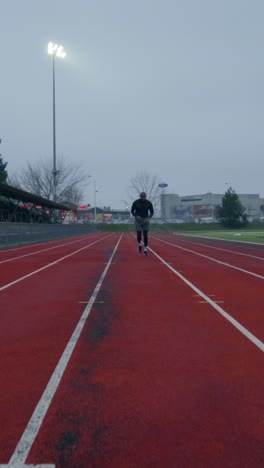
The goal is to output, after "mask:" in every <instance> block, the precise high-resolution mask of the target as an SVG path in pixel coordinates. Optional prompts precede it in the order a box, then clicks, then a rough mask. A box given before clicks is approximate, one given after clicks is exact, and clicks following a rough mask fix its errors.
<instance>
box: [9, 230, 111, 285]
mask: <svg viewBox="0 0 264 468" xmlns="http://www.w3.org/2000/svg"><path fill="white" fill-rule="evenodd" d="M111 235H112V234H109V235H108V236H105V237H103V238H100V239H98V240H96V241H94V242H92V243H91V244H89V245H86V246H85V247H82V248H81V249H78V250H75V251H74V252H72V253H70V254H68V255H65V256H64V257H61V258H59V259H58V260H55V261H54V262H52V263H48V265H45V266H44V267H42V268H38V270H34V271H32V272H31V273H28V274H27V275H25V276H21V277H20V278H18V279H16V280H14V281H11V282H10V283H8V284H5V285H4V286H1V287H0V292H1V291H3V290H4V289H7V288H10V286H13V285H14V284H17V283H19V282H20V281H23V280H24V279H27V278H30V276H33V275H36V274H37V273H40V272H41V271H43V270H46V269H47V268H49V267H51V266H53V265H56V263H60V262H62V260H65V258H69V257H71V256H72V255H75V254H77V253H79V252H81V251H82V250H85V249H88V248H89V247H91V246H92V245H94V244H97V242H101V241H102V240H104V239H107V238H108V237H110V236H111Z"/></svg>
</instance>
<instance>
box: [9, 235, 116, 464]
mask: <svg viewBox="0 0 264 468" xmlns="http://www.w3.org/2000/svg"><path fill="white" fill-rule="evenodd" d="M122 236H123V234H121V236H120V237H119V239H118V242H117V244H116V246H115V248H114V251H113V253H112V255H111V257H110V259H109V261H108V263H107V265H106V267H105V269H104V271H103V273H102V275H101V277H100V279H99V281H98V283H97V285H96V287H95V289H94V291H93V293H92V295H91V298H90V300H89V303H88V305H87V306H86V307H85V309H84V311H83V314H82V316H81V318H80V320H79V322H78V324H77V326H76V328H75V330H74V332H73V334H72V336H71V338H70V340H69V342H68V344H67V346H66V348H65V350H64V352H63V354H62V356H61V358H60V360H59V362H58V364H57V366H56V368H55V370H54V372H53V374H52V376H51V378H50V380H49V382H48V384H47V387H46V389H45V390H44V392H43V394H42V396H41V398H40V400H39V402H38V404H37V406H36V408H35V410H34V412H33V414H32V416H31V418H30V420H29V422H28V424H27V426H26V428H25V431H24V433H23V434H22V436H21V439H20V441H19V442H18V444H17V446H16V449H15V451H14V453H13V455H12V457H11V459H10V461H9V464H8V465H3V466H9V467H14V468H20V467H22V466H25V461H26V459H27V456H28V454H29V451H30V449H31V447H32V445H33V443H34V441H35V439H36V437H37V435H38V432H39V429H40V427H41V425H42V423H43V420H44V417H45V415H46V413H47V411H48V409H49V407H50V404H51V402H52V399H53V397H54V395H55V393H56V391H57V389H58V386H59V384H60V381H61V379H62V376H63V374H64V371H65V369H66V366H67V364H68V362H69V360H70V358H71V356H72V353H73V351H74V348H75V346H76V344H77V342H78V340H79V337H80V334H81V332H82V330H83V328H84V325H85V323H86V320H87V318H88V316H89V314H90V311H91V308H92V306H93V303H94V301H95V300H96V297H97V295H98V292H99V291H100V288H101V286H102V283H103V281H104V278H105V276H106V274H107V272H108V270H109V268H110V265H111V262H112V259H113V257H114V255H115V253H116V250H117V248H118V246H119V244H120V241H121V238H122ZM0 466H1V465H0ZM29 466H30V465H29ZM31 466H36V465H31ZM39 466H42V467H43V466H45V465H39ZM48 466H50V467H51V466H52V465H48Z"/></svg>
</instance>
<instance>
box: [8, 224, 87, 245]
mask: <svg viewBox="0 0 264 468" xmlns="http://www.w3.org/2000/svg"><path fill="white" fill-rule="evenodd" d="M95 231H96V226H94V225H88V224H67V225H63V224H37V223H0V249H1V248H6V247H11V246H15V245H23V244H31V243H34V242H41V241H42V242H43V241H47V240H53V239H64V238H66V237H74V236H80V235H82V234H90V233H92V232H95Z"/></svg>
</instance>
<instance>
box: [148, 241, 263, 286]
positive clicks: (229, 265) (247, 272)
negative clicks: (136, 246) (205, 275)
mask: <svg viewBox="0 0 264 468" xmlns="http://www.w3.org/2000/svg"><path fill="white" fill-rule="evenodd" d="M153 239H156V240H158V241H159V242H163V243H164V244H168V245H171V246H173V247H175V248H176V249H181V250H186V252H191V253H193V254H195V255H199V257H203V258H207V259H208V260H211V261H212V262H216V263H219V264H220V265H225V266H228V267H229V268H233V269H234V270H238V271H242V273H246V274H247V275H252V276H255V277H256V278H260V279H264V276H262V275H258V274H257V273H253V272H252V271H249V270H244V269H243V268H239V267H236V266H234V265H231V264H230V263H226V262H222V261H221V260H217V259H216V258H212V257H209V256H208V255H204V254H201V253H199V252H196V251H195V250H191V249H186V248H185V247H180V246H179V245H175V244H172V243H171V242H168V241H165V240H163V239H160V238H157V237H153Z"/></svg>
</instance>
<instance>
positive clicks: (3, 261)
mask: <svg viewBox="0 0 264 468" xmlns="http://www.w3.org/2000/svg"><path fill="white" fill-rule="evenodd" d="M85 240H87V238H82V239H78V240H75V241H72V242H65V243H64V244H58V245H54V246H53V247H48V248H47V249H42V250H35V251H34V252H30V253H27V254H24V255H19V256H18V257H12V258H8V259H6V260H0V265H1V264H2V263H7V262H13V261H14V260H19V259H20V258H25V257H30V255H35V254H38V253H42V252H47V251H49V250H53V249H59V248H60V247H65V245H66V246H67V245H71V244H77V243H78V242H82V241H85ZM31 247H32V246H31ZM0 468H1V467H0Z"/></svg>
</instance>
